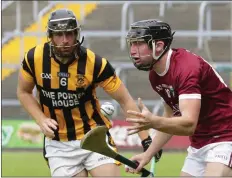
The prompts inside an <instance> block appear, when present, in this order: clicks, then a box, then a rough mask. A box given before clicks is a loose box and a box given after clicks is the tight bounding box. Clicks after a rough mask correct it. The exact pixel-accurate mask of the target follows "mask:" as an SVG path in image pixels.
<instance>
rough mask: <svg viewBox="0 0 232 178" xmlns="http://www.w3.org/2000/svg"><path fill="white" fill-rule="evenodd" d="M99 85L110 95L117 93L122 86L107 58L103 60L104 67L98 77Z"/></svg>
mask: <svg viewBox="0 0 232 178" xmlns="http://www.w3.org/2000/svg"><path fill="white" fill-rule="evenodd" d="M97 83H98V85H99V86H100V87H102V88H103V89H104V90H105V91H106V92H108V93H113V92H114V91H116V90H117V89H118V88H119V86H120V84H121V80H120V78H119V77H118V76H117V75H116V74H115V70H114V68H113V67H112V65H111V64H110V63H109V62H108V61H107V60H106V59H105V58H102V67H101V70H100V72H99V75H98V77H97Z"/></svg>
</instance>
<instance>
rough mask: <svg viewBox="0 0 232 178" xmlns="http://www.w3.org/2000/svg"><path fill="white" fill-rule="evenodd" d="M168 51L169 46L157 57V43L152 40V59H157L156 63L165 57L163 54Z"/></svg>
mask: <svg viewBox="0 0 232 178" xmlns="http://www.w3.org/2000/svg"><path fill="white" fill-rule="evenodd" d="M166 49H167V46H166V47H165V49H164V50H163V52H162V53H161V54H160V55H158V56H156V55H155V52H156V43H155V40H152V57H153V58H154V59H155V61H158V60H159V59H160V58H161V57H162V56H163V54H164V53H165V52H166Z"/></svg>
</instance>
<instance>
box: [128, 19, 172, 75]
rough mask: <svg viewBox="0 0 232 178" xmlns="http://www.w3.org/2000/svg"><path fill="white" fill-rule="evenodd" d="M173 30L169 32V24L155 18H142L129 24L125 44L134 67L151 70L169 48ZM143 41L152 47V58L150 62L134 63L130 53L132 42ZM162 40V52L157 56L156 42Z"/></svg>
mask: <svg viewBox="0 0 232 178" xmlns="http://www.w3.org/2000/svg"><path fill="white" fill-rule="evenodd" d="M174 33H175V32H173V33H172V32H171V27H170V26H169V24H167V23H165V22H163V21H160V20H156V19H149V20H142V21H138V22H134V23H133V24H131V26H130V30H129V31H128V34H127V36H126V40H127V44H128V47H129V55H130V58H131V60H132V61H133V63H134V65H135V67H136V68H137V69H139V70H145V71H148V70H151V69H152V67H153V65H154V64H155V63H156V62H157V61H158V60H160V59H161V57H162V56H163V55H164V54H165V53H166V52H167V51H168V50H169V48H170V45H171V43H172V40H173V35H174ZM138 41H144V42H146V43H147V44H148V46H149V47H150V48H151V49H152V57H153V60H152V62H151V63H150V64H146V65H142V64H141V65H136V64H135V61H134V59H133V57H132V56H131V54H130V47H131V44H132V42H138ZM157 41H163V42H164V49H163V51H162V53H161V54H160V55H158V56H156V54H155V51H156V50H155V49H156V42H157Z"/></svg>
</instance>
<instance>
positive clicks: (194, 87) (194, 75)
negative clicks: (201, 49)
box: [177, 55, 202, 100]
mask: <svg viewBox="0 0 232 178" xmlns="http://www.w3.org/2000/svg"><path fill="white" fill-rule="evenodd" d="M186 57H187V59H185V62H183V63H184V64H180V67H179V72H178V76H177V85H178V86H177V88H178V94H179V100H181V99H201V87H200V81H201V77H202V76H201V64H200V60H199V59H198V58H197V56H196V57H195V56H194V55H188V56H186Z"/></svg>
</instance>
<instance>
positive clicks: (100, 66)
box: [20, 43, 121, 141]
mask: <svg viewBox="0 0 232 178" xmlns="http://www.w3.org/2000/svg"><path fill="white" fill-rule="evenodd" d="M49 50H50V48H49V44H48V43H44V44H42V45H38V46H36V47H34V48H32V49H30V50H29V51H28V52H27V53H26V54H25V57H24V60H23V62H22V68H21V70H20V72H21V73H22V75H23V76H24V79H25V80H27V81H29V82H34V83H35V85H36V87H37V92H38V99H39V102H40V105H41V108H42V111H43V112H44V114H45V115H46V116H47V117H49V118H52V119H55V120H56V121H57V122H58V124H59V129H58V130H57V131H55V138H54V140H59V141H70V140H80V139H82V137H83V136H84V134H85V133H87V132H88V131H89V130H91V129H92V128H94V127H96V126H97V125H106V126H107V127H108V128H111V122H110V121H109V120H108V119H107V118H106V117H104V116H103V115H102V114H101V112H100V104H99V100H98V98H97V96H96V87H98V86H100V87H102V88H103V89H104V90H105V91H107V92H109V93H111V92H114V91H116V90H117V89H118V88H119V86H120V84H121V80H120V79H119V78H118V77H117V76H116V74H115V71H114V68H113V67H112V66H111V64H110V63H109V62H108V61H107V60H106V59H105V58H102V57H100V56H98V55H96V54H95V53H94V52H92V51H91V50H90V49H88V48H84V47H82V46H81V47H80V50H79V58H78V59H73V60H70V61H69V62H68V63H67V64H63V63H61V62H59V61H58V60H57V59H56V58H55V57H51V55H50V51H49Z"/></svg>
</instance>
